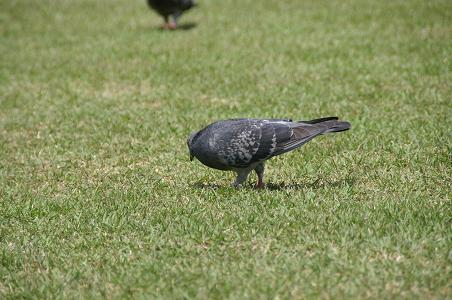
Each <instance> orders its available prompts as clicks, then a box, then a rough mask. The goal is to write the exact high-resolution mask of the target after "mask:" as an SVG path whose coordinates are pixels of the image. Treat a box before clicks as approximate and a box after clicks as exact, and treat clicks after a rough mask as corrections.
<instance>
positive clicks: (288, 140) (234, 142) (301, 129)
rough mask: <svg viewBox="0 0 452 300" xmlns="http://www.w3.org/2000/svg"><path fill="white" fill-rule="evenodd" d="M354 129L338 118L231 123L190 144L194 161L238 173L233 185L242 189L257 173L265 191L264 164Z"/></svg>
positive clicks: (200, 135)
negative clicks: (318, 139)
mask: <svg viewBox="0 0 452 300" xmlns="http://www.w3.org/2000/svg"><path fill="white" fill-rule="evenodd" d="M348 129H350V123H349V122H346V121H339V120H338V118H337V117H327V118H321V119H315V120H311V121H297V122H293V121H292V120H288V119H266V120H263V119H231V120H225V121H218V122H215V123H212V124H210V125H208V126H207V127H205V128H204V129H202V130H200V131H198V132H194V133H192V134H191V135H190V137H189V138H188V140H187V144H188V148H189V150H190V160H193V157H196V158H197V159H198V160H199V161H200V162H201V163H203V164H204V165H206V166H208V167H211V168H214V169H218V170H231V171H235V172H236V173H237V178H236V179H235V181H234V183H233V184H232V185H233V186H234V187H238V186H240V185H241V184H242V183H243V182H244V181H245V180H246V179H247V177H248V175H249V173H250V172H251V171H253V170H254V171H256V173H257V178H258V181H257V185H256V187H257V188H262V187H264V163H265V161H266V160H267V159H270V158H272V157H273V156H277V155H280V154H283V153H286V152H289V151H292V150H294V149H296V148H298V147H300V146H302V145H304V144H306V143H307V142H309V141H310V140H312V139H313V138H315V137H316V136H318V135H322V134H326V133H330V132H339V131H345V130H348Z"/></svg>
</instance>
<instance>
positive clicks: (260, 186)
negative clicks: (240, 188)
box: [254, 182, 265, 189]
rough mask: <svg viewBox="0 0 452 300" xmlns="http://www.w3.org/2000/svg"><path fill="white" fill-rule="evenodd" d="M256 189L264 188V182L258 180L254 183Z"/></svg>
mask: <svg viewBox="0 0 452 300" xmlns="http://www.w3.org/2000/svg"><path fill="white" fill-rule="evenodd" d="M254 187H255V188H256V189H264V188H265V183H263V182H258V183H256V185H255V186H254Z"/></svg>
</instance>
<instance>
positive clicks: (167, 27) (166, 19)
mask: <svg viewBox="0 0 452 300" xmlns="http://www.w3.org/2000/svg"><path fill="white" fill-rule="evenodd" d="M163 18H164V20H165V23H164V24H163V29H170V24H169V22H168V16H164V17H163Z"/></svg>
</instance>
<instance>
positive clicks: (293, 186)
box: [193, 177, 356, 191]
mask: <svg viewBox="0 0 452 300" xmlns="http://www.w3.org/2000/svg"><path fill="white" fill-rule="evenodd" d="M355 181H356V180H355V178H352V177H346V178H342V179H339V180H335V181H329V180H327V179H324V178H318V179H317V180H315V181H314V182H284V181H282V182H278V183H267V184H266V186H265V188H264V190H270V191H281V190H304V189H322V188H328V187H329V188H336V187H340V186H344V185H348V186H353V185H354V184H355ZM193 187H194V188H198V189H214V190H216V189H220V188H229V187H230V188H232V186H231V185H227V184H226V185H219V184H216V183H205V182H201V181H199V182H196V183H195V184H193ZM242 189H253V190H257V189H256V188H255V187H254V184H245V185H244V186H243V187H242Z"/></svg>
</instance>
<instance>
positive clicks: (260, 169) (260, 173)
mask: <svg viewBox="0 0 452 300" xmlns="http://www.w3.org/2000/svg"><path fill="white" fill-rule="evenodd" d="M264 170H265V165H264V163H263V162H261V163H260V164H258V165H257V166H256V168H254V171H256V174H257V183H256V188H257V189H262V188H264V187H265V183H264Z"/></svg>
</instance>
